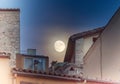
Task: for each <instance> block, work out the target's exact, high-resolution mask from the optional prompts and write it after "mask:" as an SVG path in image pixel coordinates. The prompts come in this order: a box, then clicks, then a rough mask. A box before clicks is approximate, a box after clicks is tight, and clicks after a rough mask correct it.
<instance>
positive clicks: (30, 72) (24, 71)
mask: <svg viewBox="0 0 120 84" xmlns="http://www.w3.org/2000/svg"><path fill="white" fill-rule="evenodd" d="M12 72H13V74H18V75H19V74H21V75H27V76H30V75H33V74H34V75H37V76H38V75H39V76H45V77H51V78H59V79H66V80H74V81H80V80H81V77H77V76H75V75H73V76H69V75H65V74H56V73H52V72H43V71H34V70H27V69H18V68H13V70H12Z"/></svg>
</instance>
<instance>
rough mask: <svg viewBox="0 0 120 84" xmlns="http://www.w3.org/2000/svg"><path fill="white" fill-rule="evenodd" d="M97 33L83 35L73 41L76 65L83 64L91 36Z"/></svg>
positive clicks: (91, 39) (91, 41)
mask: <svg viewBox="0 0 120 84" xmlns="http://www.w3.org/2000/svg"><path fill="white" fill-rule="evenodd" d="M98 36H99V35H93V36H88V37H83V38H80V39H78V40H76V41H75V63H76V64H77V65H79V64H83V57H84V56H85V55H86V53H87V51H88V50H89V48H90V47H91V46H92V44H93V38H94V37H98Z"/></svg>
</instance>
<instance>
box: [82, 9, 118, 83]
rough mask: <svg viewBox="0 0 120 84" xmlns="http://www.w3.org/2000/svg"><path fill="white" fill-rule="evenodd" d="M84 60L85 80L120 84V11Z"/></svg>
mask: <svg viewBox="0 0 120 84" xmlns="http://www.w3.org/2000/svg"><path fill="white" fill-rule="evenodd" d="M84 60H85V64H84V70H83V71H84V77H85V78H93V79H99V80H107V81H114V82H119V83H120V9H119V10H118V11H117V13H116V14H115V15H114V16H113V18H112V19H111V20H110V22H109V23H108V25H107V26H106V28H105V30H104V31H103V33H102V35H101V36H100V38H99V39H98V40H97V41H96V43H95V45H94V46H93V47H92V49H91V50H90V51H89V52H88V54H87V55H86V57H85V59H84Z"/></svg>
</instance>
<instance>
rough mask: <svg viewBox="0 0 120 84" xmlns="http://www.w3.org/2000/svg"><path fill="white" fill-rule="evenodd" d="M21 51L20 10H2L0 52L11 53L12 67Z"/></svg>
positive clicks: (0, 16)
mask: <svg viewBox="0 0 120 84" xmlns="http://www.w3.org/2000/svg"><path fill="white" fill-rule="evenodd" d="M19 51H20V10H19V9H0V52H5V53H10V54H11V56H10V59H11V60H10V66H11V67H14V66H15V58H16V53H19Z"/></svg>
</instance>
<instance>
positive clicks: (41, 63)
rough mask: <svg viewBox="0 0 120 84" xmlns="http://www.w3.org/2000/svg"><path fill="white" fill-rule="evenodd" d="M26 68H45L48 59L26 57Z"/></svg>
mask: <svg viewBox="0 0 120 84" xmlns="http://www.w3.org/2000/svg"><path fill="white" fill-rule="evenodd" d="M24 61H25V62H24V68H25V69H31V70H43V71H44V70H45V67H46V61H45V59H44V58H25V60H24Z"/></svg>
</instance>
